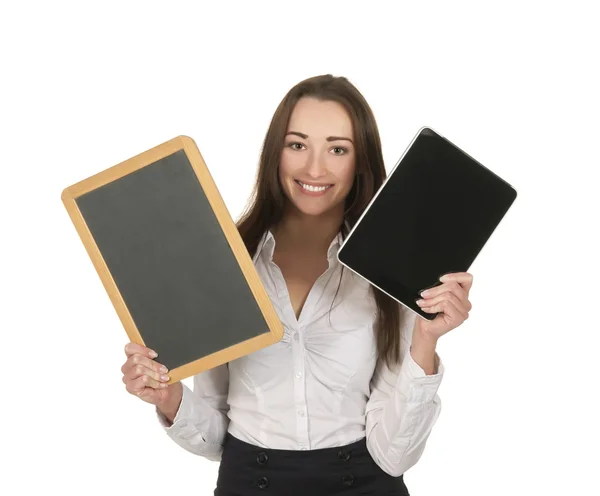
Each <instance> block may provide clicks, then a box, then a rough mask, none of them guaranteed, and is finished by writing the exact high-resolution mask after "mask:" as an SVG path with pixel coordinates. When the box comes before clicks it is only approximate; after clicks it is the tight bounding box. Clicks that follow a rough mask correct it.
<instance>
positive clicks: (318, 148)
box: [279, 97, 356, 217]
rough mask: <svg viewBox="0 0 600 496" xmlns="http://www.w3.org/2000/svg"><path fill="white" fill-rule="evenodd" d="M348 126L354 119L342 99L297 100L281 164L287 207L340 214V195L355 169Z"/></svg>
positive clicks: (347, 189) (348, 186)
mask: <svg viewBox="0 0 600 496" xmlns="http://www.w3.org/2000/svg"><path fill="white" fill-rule="evenodd" d="M352 128H353V126H352V119H351V118H350V115H349V114H348V112H347V111H346V109H345V108H344V107H343V106H342V105H341V104H339V103H337V102H333V101H327V100H325V101H323V100H319V99H317V98H311V97H304V98H301V99H300V100H299V101H298V103H297V104H296V106H295V107H294V110H293V112H292V115H291V117H290V121H289V124H288V129H289V131H288V133H287V134H286V141H285V147H284V149H283V152H282V154H281V164H280V167H279V180H280V182H281V185H282V186H283V189H284V190H285V193H286V195H287V197H288V198H289V200H290V203H289V204H288V208H289V207H291V208H295V209H297V210H298V211H299V212H300V213H302V214H306V215H321V214H324V213H325V212H327V211H330V212H331V213H332V214H333V212H334V211H335V209H337V210H340V209H341V212H338V213H337V215H338V216H339V217H343V209H344V199H345V198H346V196H347V195H348V193H349V192H350V189H351V188H352V185H353V184H354V176H355V169H356V166H355V159H354V146H353V143H352V138H351V137H352V136H353V129H352ZM300 129H301V130H302V131H303V132H299V131H298V130H300ZM329 133H335V134H334V135H330V134H329ZM294 138H295V139H294ZM342 143H344V144H345V146H342ZM315 198H319V200H318V201H317V200H315ZM288 213H289V212H288Z"/></svg>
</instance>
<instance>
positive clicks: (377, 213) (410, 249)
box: [337, 127, 517, 320]
mask: <svg viewBox="0 0 600 496" xmlns="http://www.w3.org/2000/svg"><path fill="white" fill-rule="evenodd" d="M516 197H517V192H516V190H515V189H514V188H513V187H512V186H511V185H510V184H508V183H507V182H506V181H505V180H503V179H502V178H501V177H499V176H498V175H496V174H494V173H493V172H492V171H491V170H489V169H488V168H486V167H484V166H483V165H482V164H480V163H479V162H478V161H477V160H475V159H474V158H473V157H471V156H469V155H468V154H467V153H465V152H464V151H463V150H461V149H460V148H458V147H457V146H456V145H454V144H453V143H451V142H450V141H449V140H447V139H446V138H445V137H443V136H442V135H440V134H438V133H437V132H436V131H434V130H433V129H431V128H430V127H423V128H421V129H420V130H419V131H418V133H417V134H416V136H415V137H414V138H413V140H412V142H411V143H410V144H409V146H408V148H407V149H406V150H405V152H404V153H403V155H402V156H401V157H400V160H399V161H398V162H397V163H396V165H395V166H394V168H393V169H392V171H391V172H390V174H388V176H387V177H386V179H385V181H384V183H383V184H382V186H381V187H380V188H379V190H378V191H377V193H376V194H375V195H374V197H373V199H372V200H371V202H370V203H369V205H368V206H367V207H366V208H365V211H364V212H363V214H362V215H361V216H360V218H359V219H358V221H357V222H356V224H355V225H354V226H353V227H352V229H351V231H350V232H349V233H348V236H346V239H345V240H344V242H343V243H342V245H341V247H340V249H339V250H338V255H337V256H338V260H339V262H340V263H341V264H342V265H344V266H345V267H347V268H348V269H350V270H352V271H353V272H355V273H356V274H358V275H359V276H361V277H363V278H364V279H366V280H367V281H369V282H370V283H371V284H372V285H374V286H375V287H377V288H378V289H380V290H381V291H383V292H384V293H386V294H387V295H388V296H390V297H392V298H394V299H395V300H396V301H398V302H399V303H401V304H402V305H404V306H405V307H407V308H409V309H410V310H412V311H413V312H415V313H417V314H418V315H419V316H421V317H423V318H425V319H427V320H433V319H434V318H435V316H436V315H437V314H435V313H427V312H424V311H423V310H422V309H421V308H420V307H419V306H418V305H417V304H416V301H417V300H418V299H420V298H421V296H420V292H421V291H423V290H425V289H428V288H431V287H435V286H438V285H440V284H442V283H441V282H440V281H439V278H440V277H441V276H442V275H444V274H447V273H450V272H468V270H469V267H470V266H471V264H472V263H473V261H474V260H475V258H476V257H477V255H478V254H479V253H480V252H481V250H482V248H483V246H484V245H485V243H486V242H487V241H488V239H489V238H490V236H491V235H492V233H493V232H494V231H495V230H496V228H497V227H498V224H499V223H500V221H501V220H502V218H503V217H504V216H505V214H506V213H507V211H508V209H509V208H510V207H511V205H512V204H513V202H514V200H515V199H516Z"/></svg>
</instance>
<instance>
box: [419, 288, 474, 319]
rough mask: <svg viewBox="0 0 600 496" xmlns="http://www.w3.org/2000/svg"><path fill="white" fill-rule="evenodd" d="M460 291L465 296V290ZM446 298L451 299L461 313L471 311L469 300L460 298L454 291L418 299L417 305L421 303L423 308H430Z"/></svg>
mask: <svg viewBox="0 0 600 496" xmlns="http://www.w3.org/2000/svg"><path fill="white" fill-rule="evenodd" d="M460 291H461V295H462V296H463V297H464V292H463V291H462V289H461V290H460ZM444 300H449V301H450V302H451V303H452V304H453V305H454V306H455V307H456V308H457V309H458V310H459V311H460V313H461V314H463V315H466V314H468V313H469V310H470V309H469V306H470V305H471V304H470V302H469V300H466V299H461V298H459V297H458V296H456V294H455V293H454V292H452V291H446V292H444V293H442V294H441V295H439V296H435V297H433V298H431V297H430V298H426V299H423V300H417V305H419V306H420V307H421V308H430V307H432V306H434V305H437V304H438V303H441V302H442V301H444Z"/></svg>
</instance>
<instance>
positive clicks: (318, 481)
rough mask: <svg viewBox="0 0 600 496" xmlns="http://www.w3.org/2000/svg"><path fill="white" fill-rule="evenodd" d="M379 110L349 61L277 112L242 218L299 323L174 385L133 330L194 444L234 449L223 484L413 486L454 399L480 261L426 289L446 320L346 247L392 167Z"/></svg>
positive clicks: (212, 453) (181, 435) (156, 384)
mask: <svg viewBox="0 0 600 496" xmlns="http://www.w3.org/2000/svg"><path fill="white" fill-rule="evenodd" d="M385 175H386V173H385V169H384V164H383V158H382V152H381V144H380V139H379V133H378V130H377V125H376V123H375V119H374V117H373V114H372V112H371V109H370V108H369V106H368V104H367V102H366V101H365V100H364V98H363V97H362V95H361V94H360V93H359V91H358V90H357V89H356V88H355V87H354V86H353V85H352V84H351V83H350V82H349V81H348V80H347V79H346V78H343V77H338V78H335V77H333V76H331V75H325V76H319V77H314V78H310V79H307V80H305V81H302V82H301V83H299V84H298V85H296V86H295V87H294V88H292V89H291V90H290V91H289V93H288V94H287V95H286V96H285V97H284V99H283V101H282V102H281V103H280V105H279V107H278V108H277V110H276V112H275V115H274V116H273V119H272V122H271V124H270V127H269V130H268V132H267V135H266V138H265V142H264V147H263V150H262V154H261V158H260V167H259V170H258V176H257V181H256V185H255V190H254V194H253V199H252V201H251V202H250V204H249V207H248V209H247V210H246V212H245V214H244V215H243V217H242V219H241V220H240V221H239V223H238V229H239V232H240V234H241V236H242V238H243V239H244V242H245V244H246V247H247V248H248V251H249V252H250V254H251V255H252V256H253V260H254V264H255V267H256V269H257V271H258V273H259V275H260V277H261V280H262V282H263V284H264V286H265V288H266V290H267V293H268V294H269V296H270V298H271V301H272V302H273V305H274V306H275V309H276V311H277V312H278V315H279V317H280V319H281V321H282V323H283V325H284V329H285V333H284V337H283V339H282V340H281V341H280V342H278V343H276V344H274V345H272V346H270V347H268V348H265V349H263V350H259V351H258V352H255V353H252V354H250V355H248V356H245V357H242V358H240V359H238V360H235V361H233V362H230V363H228V364H224V365H222V366H219V367H216V368H214V369H211V370H208V371H206V372H203V373H201V374H198V375H196V376H194V379H193V380H194V390H193V392H192V390H190V389H189V388H188V387H187V386H185V385H183V384H182V383H180V382H179V383H175V384H172V385H169V386H167V385H166V384H165V383H164V381H166V380H168V375H167V373H168V371H167V370H165V369H164V367H162V370H161V365H160V363H158V362H157V361H155V360H154V358H156V353H153V352H152V350H149V349H148V348H145V347H143V346H139V345H136V344H133V343H129V344H128V345H127V346H126V347H125V352H126V355H127V361H126V362H125V364H124V365H123V367H122V372H123V382H124V383H125V384H126V388H127V391H129V392H130V393H131V394H134V395H136V396H138V397H140V398H141V399H142V400H144V401H146V402H148V403H151V404H153V405H156V410H157V414H158V418H159V420H160V422H161V424H162V425H163V427H164V429H165V431H166V432H167V434H168V435H169V436H170V437H171V438H172V439H173V440H174V441H175V442H176V443H177V444H179V445H180V446H182V447H183V448H184V449H186V450H188V451H190V452H192V453H195V454H198V455H201V456H204V457H207V458H209V459H212V460H221V464H220V467H219V476H218V481H217V488H216V489H215V492H214V494H215V495H217V496H234V495H253V494H263V493H268V494H274V495H283V494H285V495H296V494H298V495H299V494H302V495H311V496H318V495H330V494H335V493H337V491H342V490H343V491H344V492H345V494H349V495H352V494H356V495H358V494H377V495H380V494H396V495H406V494H408V490H407V488H406V486H405V484H404V480H403V474H404V473H405V472H406V470H408V469H409V468H410V467H412V466H413V465H414V464H415V463H416V462H417V461H418V459H419V458H420V456H421V454H422V452H423V449H424V448H425V443H426V440H427V438H428V436H429V434H430V432H431V429H432V427H433V425H434V423H435V421H436V419H437V417H438V415H439V412H440V400H439V397H438V395H437V389H438V387H439V384H440V381H441V379H442V376H443V365H442V364H441V362H440V360H439V357H438V355H437V353H436V351H435V349H436V344H437V341H438V339H439V338H440V337H441V336H442V335H443V334H445V333H447V332H448V331H450V330H451V329H453V328H455V327H457V326H458V325H460V324H461V323H462V322H463V321H464V320H465V319H467V318H468V312H469V311H470V310H471V304H470V302H469V300H468V295H469V291H470V288H471V284H472V277H471V275H470V274H468V273H455V274H450V275H448V276H446V277H447V279H445V278H444V279H443V280H442V282H443V284H442V285H440V286H437V287H436V288H434V289H431V290H429V291H428V292H426V293H424V294H423V295H422V296H423V298H422V300H421V301H420V303H419V304H420V305H421V307H422V308H423V309H424V310H425V311H427V312H440V314H439V315H438V316H437V317H436V318H435V320H433V321H427V320H425V319H421V318H415V317H416V314H414V313H412V312H409V311H407V310H406V309H405V307H403V306H401V305H399V304H397V303H396V302H395V301H394V300H392V299H391V298H389V297H387V296H386V295H385V294H384V293H381V292H379V291H378V290H377V289H376V288H374V287H372V286H371V285H370V284H368V283H366V282H365V281H364V280H363V279H361V278H360V277H358V276H356V275H355V274H353V273H352V272H351V271H348V270H344V269H343V266H341V265H340V264H339V262H338V261H337V258H336V250H337V248H339V246H340V244H341V242H342V241H343V239H344V237H345V236H346V235H347V233H348V232H349V230H350V229H351V228H352V226H353V225H354V223H355V222H356V221H357V219H358V218H359V217H360V215H361V214H362V212H363V210H364V209H365V207H366V206H367V204H368V203H369V201H370V200H371V199H372V197H373V195H374V194H375V193H376V191H377V190H378V188H379V187H380V186H381V185H382V183H383V181H384V179H385Z"/></svg>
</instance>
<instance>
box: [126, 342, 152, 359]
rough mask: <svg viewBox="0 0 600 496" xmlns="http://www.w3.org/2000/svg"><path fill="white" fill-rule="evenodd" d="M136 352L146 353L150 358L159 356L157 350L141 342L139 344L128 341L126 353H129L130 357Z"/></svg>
mask: <svg viewBox="0 0 600 496" xmlns="http://www.w3.org/2000/svg"><path fill="white" fill-rule="evenodd" d="M135 353H139V354H140V355H144V356H147V357H150V358H156V357H157V356H158V353H156V351H154V350H151V349H150V348H148V347H146V346H144V345H141V344H137V343H127V344H126V345H125V355H127V356H128V357H130V356H131V355H134V354H135Z"/></svg>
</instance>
